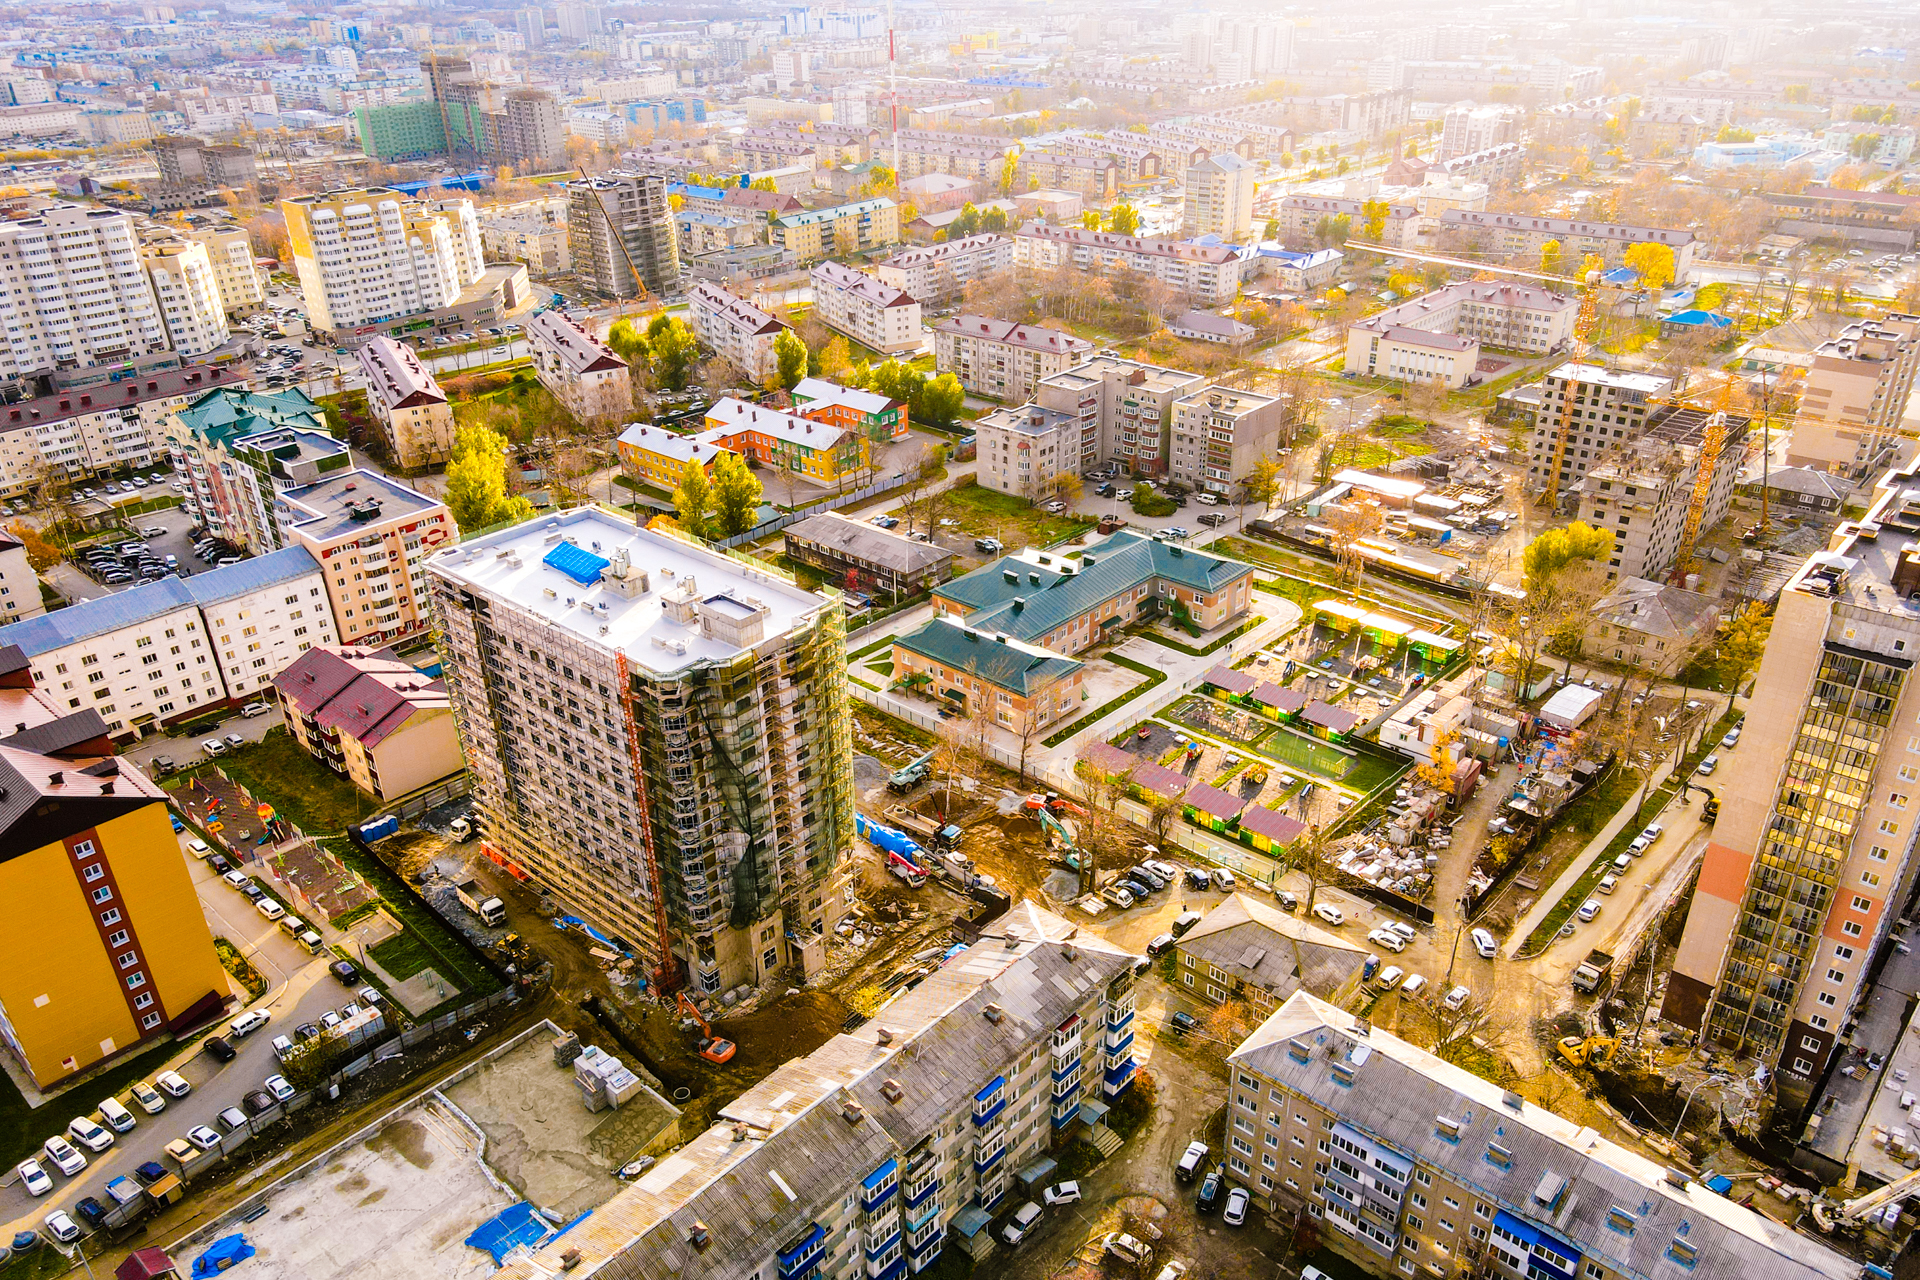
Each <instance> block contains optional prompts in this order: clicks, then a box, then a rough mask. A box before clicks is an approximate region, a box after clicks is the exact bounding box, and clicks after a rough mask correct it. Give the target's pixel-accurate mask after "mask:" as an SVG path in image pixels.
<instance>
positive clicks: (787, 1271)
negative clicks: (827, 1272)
mask: <svg viewBox="0 0 1920 1280" xmlns="http://www.w3.org/2000/svg"><path fill="white" fill-rule="evenodd" d="M826 1256H827V1229H826V1228H825V1227H823V1226H821V1225H820V1224H819V1223H817V1222H816V1223H814V1224H813V1225H812V1226H811V1227H810V1228H809V1229H808V1230H807V1232H806V1233H805V1234H804V1235H802V1236H801V1237H800V1238H799V1239H798V1240H795V1241H794V1242H793V1243H791V1244H789V1245H788V1246H787V1247H786V1248H784V1249H782V1250H780V1252H779V1253H778V1254H777V1255H776V1257H777V1260H778V1262H779V1264H780V1280H807V1278H808V1277H810V1276H812V1275H814V1274H815V1273H816V1272H818V1271H819V1270H820V1261H821V1259H823V1258H825V1257H826Z"/></svg>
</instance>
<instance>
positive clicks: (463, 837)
mask: <svg viewBox="0 0 1920 1280" xmlns="http://www.w3.org/2000/svg"><path fill="white" fill-rule="evenodd" d="M447 834H448V835H450V836H452V837H453V838H454V839H455V840H459V841H461V842H463V843H464V842H465V841H468V840H471V839H473V823H472V822H471V821H469V820H468V819H466V818H455V819H454V820H453V821H452V822H449V823H448V824H447Z"/></svg>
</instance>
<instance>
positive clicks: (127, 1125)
mask: <svg viewBox="0 0 1920 1280" xmlns="http://www.w3.org/2000/svg"><path fill="white" fill-rule="evenodd" d="M100 1118H101V1119H102V1120H104V1121H106V1122H107V1128H109V1129H111V1130H113V1131H114V1132H115V1133H125V1132H126V1131H127V1130H129V1129H131V1128H133V1126H134V1125H136V1124H138V1123H139V1121H137V1120H135V1119H134V1118H133V1112H131V1111H129V1110H127V1109H126V1108H125V1107H123V1106H121V1105H120V1100H119V1099H118V1098H108V1099H107V1100H106V1101H104V1102H102V1103H101V1104H100Z"/></svg>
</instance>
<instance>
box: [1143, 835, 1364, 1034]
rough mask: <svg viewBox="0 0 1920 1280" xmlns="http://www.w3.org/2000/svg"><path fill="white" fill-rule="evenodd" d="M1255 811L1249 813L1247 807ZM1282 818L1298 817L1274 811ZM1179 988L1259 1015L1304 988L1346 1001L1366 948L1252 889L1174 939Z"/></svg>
mask: <svg viewBox="0 0 1920 1280" xmlns="http://www.w3.org/2000/svg"><path fill="white" fill-rule="evenodd" d="M1249 812H1252V811H1249ZM1274 816H1275V817H1278V818H1279V819H1280V821H1282V822H1286V823H1294V824H1295V825H1297V826H1299V828H1300V831H1302V832H1304V831H1305V830H1306V827H1305V825H1304V824H1300V823H1299V822H1298V820H1297V819H1293V818H1288V817H1285V816H1284V815H1279V814H1276V815H1274ZM1174 954H1175V955H1176V956H1177V957H1179V958H1178V959H1177V960H1175V961H1174V966H1173V968H1174V974H1175V978H1176V980H1177V982H1178V985H1180V986H1181V987H1184V988H1185V989H1186V994H1188V995H1190V996H1192V997H1193V998H1194V999H1196V1000H1206V1001H1208V1002H1209V1003H1211V1004H1225V1003H1227V1002H1228V1001H1243V1002H1245V1003H1246V1004H1249V1005H1251V1006H1252V1007H1253V1009H1254V1010H1255V1012H1257V1013H1259V1014H1260V1015H1261V1016H1262V1017H1265V1016H1266V1015H1267V1014H1269V1013H1271V1012H1272V1011H1273V1010H1275V1009H1277V1008H1279V1007H1280V1006H1281V1005H1282V1004H1284V1003H1286V1001H1287V999H1288V997H1290V996H1292V995H1293V993H1294V992H1296V991H1307V992H1310V993H1312V994H1313V995H1316V996H1318V997H1320V998H1321V999H1322V1000H1325V1001H1327V1002H1329V1003H1330V1004H1334V1005H1344V1004H1345V1003H1346V1002H1347V1001H1348V1000H1351V999H1352V998H1353V997H1354V996H1356V995H1358V994H1359V992H1360V984H1361V983H1362V982H1363V981H1364V980H1365V979H1364V975H1365V973H1366V966H1367V949H1366V948H1365V947H1362V946H1356V945H1354V944H1353V943H1351V942H1348V941H1347V940H1346V939H1345V938H1342V937H1341V936H1340V935H1338V934H1335V933H1329V932H1327V931H1326V930H1325V929H1322V928H1320V927H1319V926H1318V925H1316V924H1314V923H1313V922H1312V921H1310V920H1302V919H1299V918H1298V917H1296V916H1293V915H1290V914H1289V913H1287V912H1285V911H1282V910H1281V909H1280V907H1279V906H1278V905H1277V904H1275V903H1272V902H1268V901H1263V900H1262V899H1260V898H1256V897H1254V896H1253V895H1252V894H1250V893H1234V894H1231V895H1229V896H1228V898H1227V900H1226V901H1225V902H1222V903H1219V904H1217V905H1216V906H1214V907H1211V908H1209V909H1208V911H1207V913H1206V915H1205V916H1204V917H1203V918H1202V919H1201V921H1200V923H1199V924H1196V925H1194V926H1193V928H1191V929H1189V930H1188V931H1187V932H1186V933H1184V934H1182V935H1180V940H1179V941H1178V942H1176V943H1175V944H1174Z"/></svg>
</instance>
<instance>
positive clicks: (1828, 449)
mask: <svg viewBox="0 0 1920 1280" xmlns="http://www.w3.org/2000/svg"><path fill="white" fill-rule="evenodd" d="M1916 373H1920V315H1910V314H1907V313H1905V312H1892V313H1889V314H1887V315H1884V316H1881V317H1880V318H1879V319H1877V320H1856V321H1854V322H1853V323H1852V324H1850V325H1848V326H1847V327H1846V328H1845V329H1843V330H1841V332H1839V333H1838V334H1836V335H1834V336H1833V337H1832V338H1830V339H1828V340H1827V341H1826V342H1823V343H1821V344H1820V346H1819V347H1818V348H1816V349H1815V351H1814V353H1813V364H1812V366H1811V367H1810V368H1808V370H1807V380H1806V387H1805V389H1804V390H1803V391H1802V392H1801V395H1800V413H1799V416H1798V417H1797V418H1796V419H1795V421H1794V424H1793V435H1792V437H1791V439H1790V440H1789V441H1788V443H1787V462H1788V464H1789V465H1791V466H1796V467H1814V468H1816V469H1818V470H1821V471H1834V472H1839V473H1840V474H1842V475H1845V476H1847V477H1849V478H1851V479H1856V480H1858V479H1860V478H1862V477H1864V476H1866V475H1869V474H1873V473H1875V471H1876V469H1877V468H1879V467H1882V466H1884V465H1885V464H1886V463H1887V462H1888V461H1889V459H1890V457H1891V454H1892V451H1893V448H1894V442H1895V440H1896V438H1897V437H1898V435H1899V431H1900V421H1901V419H1902V417H1903V416H1904V415H1905V414H1906V410H1907V400H1908V398H1909V397H1910V396H1911V395H1912V394H1913V384H1914V377H1915V374H1916Z"/></svg>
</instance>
